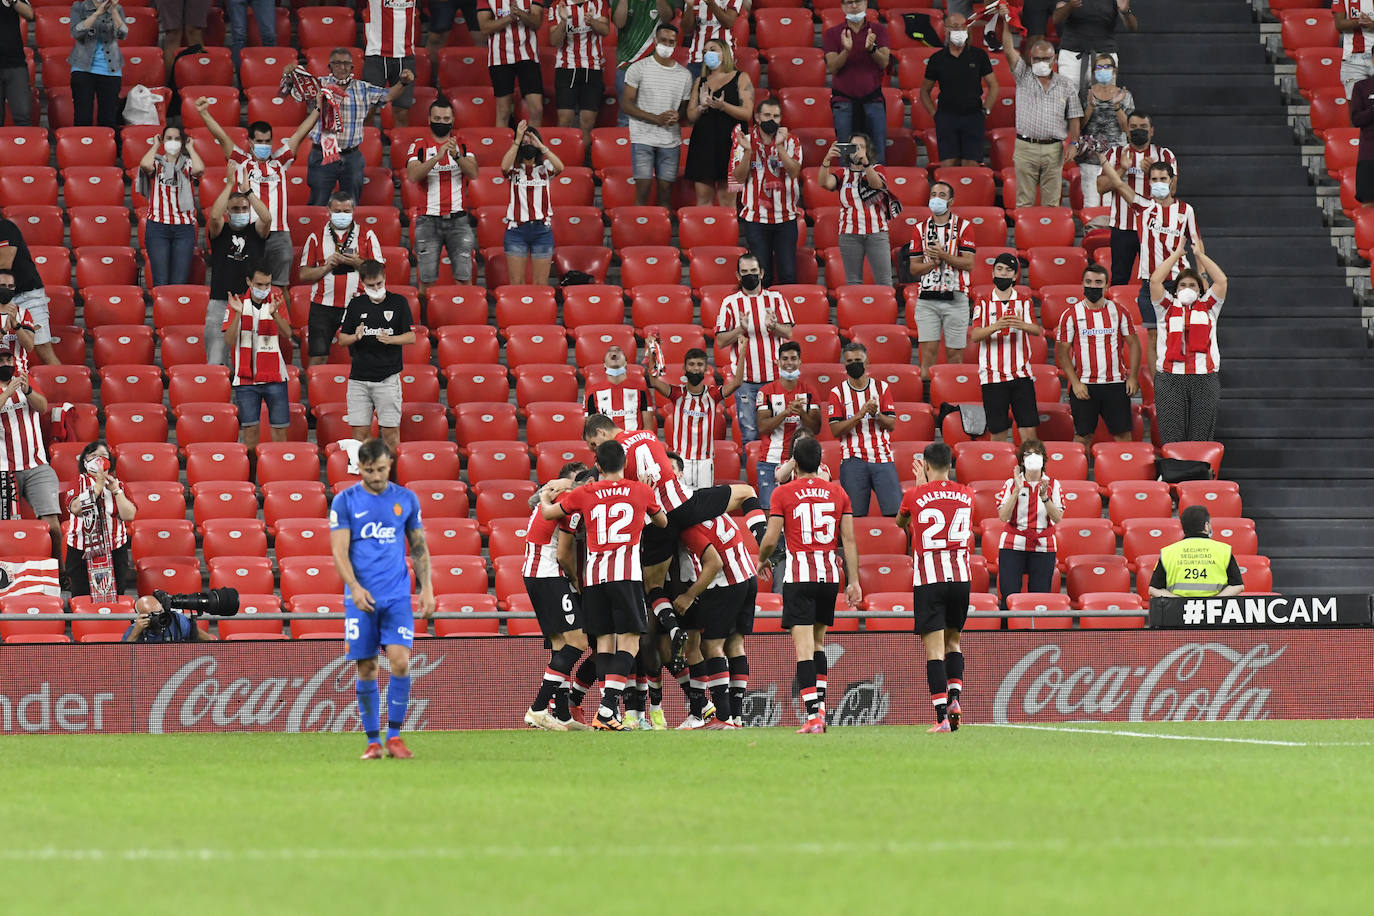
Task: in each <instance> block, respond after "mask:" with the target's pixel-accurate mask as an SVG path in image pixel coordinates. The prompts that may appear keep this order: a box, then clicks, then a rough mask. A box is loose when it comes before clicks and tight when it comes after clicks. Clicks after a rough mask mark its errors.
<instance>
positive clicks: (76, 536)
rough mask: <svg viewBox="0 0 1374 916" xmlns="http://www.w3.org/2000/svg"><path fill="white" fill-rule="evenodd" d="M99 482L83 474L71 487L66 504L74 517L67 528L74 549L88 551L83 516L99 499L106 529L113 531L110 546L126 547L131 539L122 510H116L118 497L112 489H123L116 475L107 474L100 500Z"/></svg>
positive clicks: (68, 544) (68, 537) (64, 501)
mask: <svg viewBox="0 0 1374 916" xmlns="http://www.w3.org/2000/svg"><path fill="white" fill-rule="evenodd" d="M94 487H95V480H94V478H92V477H91V476H90V475H89V474H82V475H81V476H80V478H78V479H77V481H76V483H75V484H74V485H73V486H72V487H70V488H69V489H68V490H67V492H66V494H65V497H64V498H63V500H62V504H63V505H64V506H65V507H66V508H67V511H68V512H69V513H70V514H71V517H72V518H71V523H70V524H69V525H67V546H68V547H70V548H72V549H74V550H85V549H86V547H87V544H86V537H87V534H86V529H85V526H84V525H83V524H82V521H83V518H82V513H83V512H84V511H85V509H86V508H87V507H89V506H90V505H91V504H92V503H94V502H95V501H96V500H99V506H100V511H101V512H103V513H104V515H105V528H106V530H107V531H109V532H110V546H111V547H116V548H117V547H123V546H124V544H125V543H126V542H128V540H129V527H128V526H127V525H126V524H124V520H123V519H122V518H120V517H119V511H118V510H117V509H116V508H115V498H114V494H113V493H112V492H110V490H111V487H114V488H116V489H123V487H124V485H123V484H122V483H120V482H119V481H118V480H117V479H116V478H115V477H114V476H113V475H111V474H106V475H105V492H104V493H102V494H101V495H100V496H99V497H97V496H96V495H95V490H94Z"/></svg>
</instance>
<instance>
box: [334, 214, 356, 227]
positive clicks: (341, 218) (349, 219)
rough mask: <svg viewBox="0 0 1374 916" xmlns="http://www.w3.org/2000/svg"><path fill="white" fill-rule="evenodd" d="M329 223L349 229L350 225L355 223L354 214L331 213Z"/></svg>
mask: <svg viewBox="0 0 1374 916" xmlns="http://www.w3.org/2000/svg"><path fill="white" fill-rule="evenodd" d="M329 223H330V225H332V226H333V227H334V228H335V229H347V228H348V227H349V226H351V225H353V214H352V213H331V214H329Z"/></svg>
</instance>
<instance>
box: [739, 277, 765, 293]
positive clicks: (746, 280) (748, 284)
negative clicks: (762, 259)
mask: <svg viewBox="0 0 1374 916" xmlns="http://www.w3.org/2000/svg"><path fill="white" fill-rule="evenodd" d="M762 283H763V277H760V276H759V275H758V274H745V275H744V276H742V277H740V278H739V285H740V288H741V289H746V290H748V291H749V292H753V291H754V290H756V289H758V288H759V286H760V285H761V284H762Z"/></svg>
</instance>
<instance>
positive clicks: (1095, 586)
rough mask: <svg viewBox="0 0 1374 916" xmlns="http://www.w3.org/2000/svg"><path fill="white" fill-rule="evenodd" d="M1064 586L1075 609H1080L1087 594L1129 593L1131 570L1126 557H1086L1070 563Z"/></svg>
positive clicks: (1111, 555) (1113, 555)
mask: <svg viewBox="0 0 1374 916" xmlns="http://www.w3.org/2000/svg"><path fill="white" fill-rule="evenodd" d="M1064 584H1065V585H1066V587H1067V588H1068V590H1069V598H1070V599H1071V600H1072V601H1073V604H1074V607H1079V606H1080V605H1079V599H1080V597H1081V596H1082V595H1084V594H1086V593H1087V592H1129V591H1130V590H1131V569H1130V566H1129V565H1128V564H1127V562H1126V559H1125V558H1124V557H1119V556H1116V555H1115V554H1110V555H1102V556H1093V555H1084V556H1082V557H1080V558H1079V559H1078V561H1077V562H1070V563H1069V567H1068V569H1067V570H1066V571H1065V574H1064Z"/></svg>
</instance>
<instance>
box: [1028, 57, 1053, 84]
mask: <svg viewBox="0 0 1374 916" xmlns="http://www.w3.org/2000/svg"><path fill="white" fill-rule="evenodd" d="M1050 72H1051V71H1050V63H1049V61H1047V60H1037V61H1036V62H1035V63H1033V64H1031V73H1034V74H1035V75H1036V76H1038V77H1040V78H1041V79H1044V78H1045V77H1047V76H1049V75H1050Z"/></svg>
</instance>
